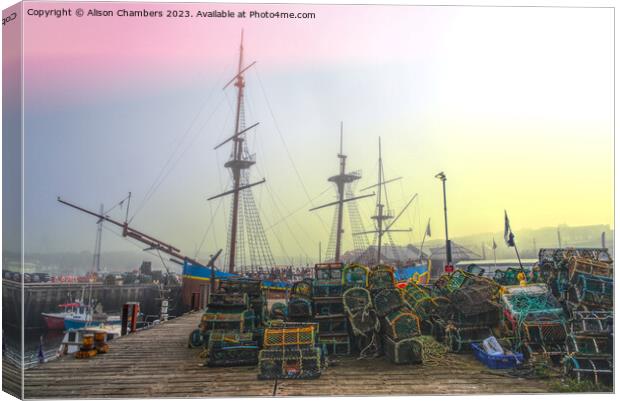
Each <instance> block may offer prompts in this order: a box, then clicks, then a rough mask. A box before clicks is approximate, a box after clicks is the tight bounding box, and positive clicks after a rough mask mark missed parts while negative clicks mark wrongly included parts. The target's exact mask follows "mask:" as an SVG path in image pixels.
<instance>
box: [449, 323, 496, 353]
mask: <svg viewBox="0 0 620 401" xmlns="http://www.w3.org/2000/svg"><path fill="white" fill-rule="evenodd" d="M492 335H493V331H492V330H491V329H490V328H488V327H484V326H460V327H456V326H452V325H449V326H448V327H445V337H444V343H445V344H446V345H447V346H448V348H449V349H450V351H452V352H457V353H459V352H470V351H471V343H480V342H482V341H483V340H484V339H486V338H489V337H491V336H492Z"/></svg>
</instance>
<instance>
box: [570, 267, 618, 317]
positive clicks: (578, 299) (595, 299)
mask: <svg viewBox="0 0 620 401" xmlns="http://www.w3.org/2000/svg"><path fill="white" fill-rule="evenodd" d="M572 282H573V285H572V286H570V287H569V289H568V295H567V299H568V300H569V301H571V302H573V303H583V304H585V305H588V306H590V307H596V308H599V309H600V308H601V307H602V308H604V309H606V308H607V307H611V306H612V305H613V302H614V282H613V279H612V278H606V277H597V276H593V275H591V274H585V273H581V274H576V275H574V276H573V280H572Z"/></svg>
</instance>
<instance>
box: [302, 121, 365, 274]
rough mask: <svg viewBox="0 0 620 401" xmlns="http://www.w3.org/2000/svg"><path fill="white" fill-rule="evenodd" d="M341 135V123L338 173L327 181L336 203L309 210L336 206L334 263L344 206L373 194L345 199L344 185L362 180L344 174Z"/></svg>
mask: <svg viewBox="0 0 620 401" xmlns="http://www.w3.org/2000/svg"><path fill="white" fill-rule="evenodd" d="M342 134H343V123H342V122H340V152H339V153H338V159H340V173H339V174H338V175H334V176H332V177H330V178H328V181H330V182H333V183H335V184H336V188H337V190H338V201H337V202H332V203H328V204H325V205H321V206H317V207H315V208H312V209H310V211H313V210H317V209H321V208H324V207H327V206H334V205H336V206H338V209H337V211H336V213H337V219H336V251H335V255H334V261H335V262H340V254H341V252H342V234H343V233H344V230H343V229H342V220H343V215H344V204H345V203H346V202H350V201H354V200H357V199H362V198H367V197H369V196H374V193H373V194H369V195H363V196H356V197H352V198H349V199H345V198H344V197H345V186H346V184H350V183H352V182H354V181H356V180H359V179H360V178H362V176H361V175H360V174H359V173H346V164H347V156H346V155H345V154H344V153H343V150H342Z"/></svg>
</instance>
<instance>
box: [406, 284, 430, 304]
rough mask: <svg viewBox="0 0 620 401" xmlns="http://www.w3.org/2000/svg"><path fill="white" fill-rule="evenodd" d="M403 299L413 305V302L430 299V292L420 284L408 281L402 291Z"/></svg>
mask: <svg viewBox="0 0 620 401" xmlns="http://www.w3.org/2000/svg"><path fill="white" fill-rule="evenodd" d="M403 299H404V300H405V301H406V302H407V303H409V305H411V306H414V305H415V304H417V303H419V302H422V301H427V300H429V299H431V295H430V293H429V292H428V291H427V290H426V289H425V288H424V287H422V286H420V285H417V284H415V283H412V282H409V283H407V286H406V287H405V290H404V291H403Z"/></svg>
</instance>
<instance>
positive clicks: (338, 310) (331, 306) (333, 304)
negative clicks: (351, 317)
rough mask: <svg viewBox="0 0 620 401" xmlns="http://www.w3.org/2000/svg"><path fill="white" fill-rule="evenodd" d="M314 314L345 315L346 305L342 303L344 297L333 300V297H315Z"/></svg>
mask: <svg viewBox="0 0 620 401" xmlns="http://www.w3.org/2000/svg"><path fill="white" fill-rule="evenodd" d="M314 314H315V315H316V316H333V315H343V314H344V305H343V303H342V299H338V300H337V301H333V300H332V299H329V298H328V299H322V298H315V299H314Z"/></svg>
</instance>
